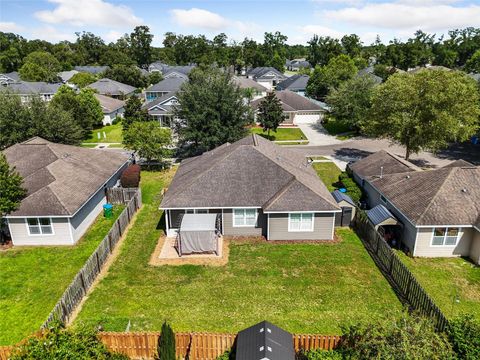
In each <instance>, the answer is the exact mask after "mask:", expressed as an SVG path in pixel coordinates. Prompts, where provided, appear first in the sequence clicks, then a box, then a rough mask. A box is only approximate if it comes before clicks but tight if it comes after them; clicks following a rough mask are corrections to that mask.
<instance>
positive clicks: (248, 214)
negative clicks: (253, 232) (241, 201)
mask: <svg viewBox="0 0 480 360" xmlns="http://www.w3.org/2000/svg"><path fill="white" fill-rule="evenodd" d="M256 223H257V210H256V209H233V226H255V224H256Z"/></svg>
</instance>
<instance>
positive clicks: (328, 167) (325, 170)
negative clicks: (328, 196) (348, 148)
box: [312, 162, 342, 192]
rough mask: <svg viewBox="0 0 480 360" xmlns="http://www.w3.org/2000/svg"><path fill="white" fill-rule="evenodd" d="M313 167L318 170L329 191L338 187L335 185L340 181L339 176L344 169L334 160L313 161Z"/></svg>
mask: <svg viewBox="0 0 480 360" xmlns="http://www.w3.org/2000/svg"><path fill="white" fill-rule="evenodd" d="M312 167H313V168H314V169H315V171H316V172H317V174H318V176H319V177H320V179H322V181H323V183H324V184H325V185H326V186H327V189H328V191H330V192H332V191H333V190H335V189H336V187H335V186H334V184H335V183H337V182H338V176H339V175H340V174H341V173H342V170H340V169H339V168H338V166H337V165H335V163H333V162H318V163H313V164H312Z"/></svg>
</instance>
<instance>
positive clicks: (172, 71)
mask: <svg viewBox="0 0 480 360" xmlns="http://www.w3.org/2000/svg"><path fill="white" fill-rule="evenodd" d="M194 68H195V66H194V65H186V66H168V67H166V68H164V69H163V71H162V75H163V77H164V79H168V78H174V77H177V78H183V79H188V75H189V74H190V72H191V71H192V70H193V69H194Z"/></svg>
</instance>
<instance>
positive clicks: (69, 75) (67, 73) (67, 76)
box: [57, 70, 79, 82]
mask: <svg viewBox="0 0 480 360" xmlns="http://www.w3.org/2000/svg"><path fill="white" fill-rule="evenodd" d="M78 73H79V72H78V71H77V70H70V71H60V72H59V73H57V75H58V77H59V78H60V79H62V81H63V82H67V81H68V80H70V79H71V78H72V77H73V75H75V74H78Z"/></svg>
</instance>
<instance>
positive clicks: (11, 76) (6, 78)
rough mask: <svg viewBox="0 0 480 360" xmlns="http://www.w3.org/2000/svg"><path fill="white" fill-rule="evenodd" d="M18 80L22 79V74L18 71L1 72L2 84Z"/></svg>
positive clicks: (0, 82)
mask: <svg viewBox="0 0 480 360" xmlns="http://www.w3.org/2000/svg"><path fill="white" fill-rule="evenodd" d="M18 81H20V75H18V71H12V72H9V73H3V74H0V85H8V84H11V83H13V82H18Z"/></svg>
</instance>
